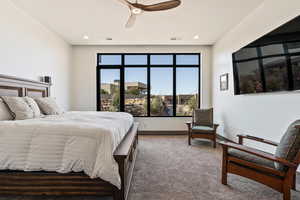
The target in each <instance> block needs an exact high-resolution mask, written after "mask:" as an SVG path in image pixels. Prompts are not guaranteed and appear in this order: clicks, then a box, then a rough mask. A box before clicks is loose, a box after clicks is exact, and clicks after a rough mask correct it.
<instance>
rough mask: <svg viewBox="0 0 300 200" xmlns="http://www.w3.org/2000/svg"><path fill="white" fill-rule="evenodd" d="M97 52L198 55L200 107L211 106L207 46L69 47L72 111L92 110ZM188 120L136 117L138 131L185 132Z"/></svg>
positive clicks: (209, 62) (209, 63) (209, 48)
mask: <svg viewBox="0 0 300 200" xmlns="http://www.w3.org/2000/svg"><path fill="white" fill-rule="evenodd" d="M97 53H201V55H202V68H201V72H202V73H201V74H202V79H201V90H202V94H203V95H202V96H201V106H202V107H203V108H205V107H210V106H211V47H209V46H73V56H72V57H73V66H72V77H73V80H72V86H73V88H72V95H71V97H72V107H71V108H72V110H96V65H97V58H96V54H97ZM188 120H189V119H188V118H136V121H139V122H141V130H179V131H180V130H186V127H185V124H184V122H185V121H188Z"/></svg>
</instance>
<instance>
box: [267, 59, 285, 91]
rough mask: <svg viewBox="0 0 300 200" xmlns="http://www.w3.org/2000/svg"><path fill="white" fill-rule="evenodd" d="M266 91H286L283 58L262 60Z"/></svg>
mask: <svg viewBox="0 0 300 200" xmlns="http://www.w3.org/2000/svg"><path fill="white" fill-rule="evenodd" d="M263 68H264V74H265V78H266V91H267V92H272V91H282V90H288V78H287V75H288V74H287V65H286V59H285V57H284V56H281V57H272V58H265V59H263Z"/></svg>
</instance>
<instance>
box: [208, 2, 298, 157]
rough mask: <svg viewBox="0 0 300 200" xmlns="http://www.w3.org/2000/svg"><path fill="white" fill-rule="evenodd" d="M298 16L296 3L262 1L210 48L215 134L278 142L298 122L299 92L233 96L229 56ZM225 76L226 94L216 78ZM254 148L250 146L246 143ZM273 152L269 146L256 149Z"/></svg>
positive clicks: (232, 137) (230, 57)
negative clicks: (290, 125)
mask: <svg viewBox="0 0 300 200" xmlns="http://www.w3.org/2000/svg"><path fill="white" fill-rule="evenodd" d="M299 14H300V1H299V0H288V1H279V0H278V1H277V0H266V1H264V2H263V3H262V4H261V6H260V7H258V8H257V9H256V10H254V12H252V13H251V14H250V15H249V16H247V17H246V18H245V19H244V20H242V22H241V23H240V24H239V25H237V26H236V27H235V28H234V29H232V30H231V31H230V32H229V33H227V34H226V35H225V36H224V37H223V38H221V39H220V40H219V41H218V42H217V43H216V44H215V45H214V47H213V106H214V108H215V119H216V121H217V122H219V123H220V124H221V125H222V126H221V128H220V129H219V133H220V134H221V135H223V136H225V137H228V138H230V139H235V138H236V137H235V136H236V134H239V133H244V134H252V135H255V136H260V137H263V138H267V139H270V140H274V141H277V142H279V140H280V138H281V136H282V135H283V134H284V131H285V130H286V128H287V126H288V125H289V124H290V123H291V122H292V121H294V120H296V119H299V118H300V106H299V102H300V101H299V99H300V93H299V92H282V93H270V94H260V95H255V94H253V95H237V96H234V85H233V69H232V68H233V67H232V53H233V52H234V51H236V50H238V49H240V48H241V47H243V46H245V45H247V44H248V43H250V42H252V41H254V40H255V39H257V38H259V37H261V36H263V35H264V34H266V33H268V32H270V31H271V30H273V29H275V28H277V27H278V26H280V25H282V24H284V23H285V22H287V21H289V20H291V19H292V18H294V17H296V16H297V15H299ZM224 73H229V75H230V76H229V77H230V79H229V81H230V82H229V87H230V88H229V90H228V91H222V92H221V91H220V89H219V77H220V75H221V74H224ZM249 145H254V143H251V144H250V143H249ZM255 146H256V147H260V148H263V149H264V150H266V151H271V152H272V151H274V149H273V148H271V147H269V146H258V145H255Z"/></svg>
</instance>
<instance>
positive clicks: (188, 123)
mask: <svg viewBox="0 0 300 200" xmlns="http://www.w3.org/2000/svg"><path fill="white" fill-rule="evenodd" d="M185 124H186V125H187V127H188V129H189V130H190V129H191V127H192V124H193V122H185Z"/></svg>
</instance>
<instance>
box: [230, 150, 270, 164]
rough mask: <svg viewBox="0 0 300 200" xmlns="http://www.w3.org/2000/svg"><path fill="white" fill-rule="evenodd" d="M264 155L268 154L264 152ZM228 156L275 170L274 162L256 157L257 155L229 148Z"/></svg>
mask: <svg viewBox="0 0 300 200" xmlns="http://www.w3.org/2000/svg"><path fill="white" fill-rule="evenodd" d="M264 153H266V152H264ZM228 154H229V155H230V156H233V157H236V158H239V159H241V160H245V161H248V162H252V163H256V164H258V165H263V166H265V167H270V168H273V169H275V165H274V162H273V161H271V160H268V159H265V158H261V157H258V156H255V155H253V154H250V153H246V152H243V151H240V150H238V149H233V148H229V149H228ZM268 154H269V153H268ZM270 155H272V154H270Z"/></svg>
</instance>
